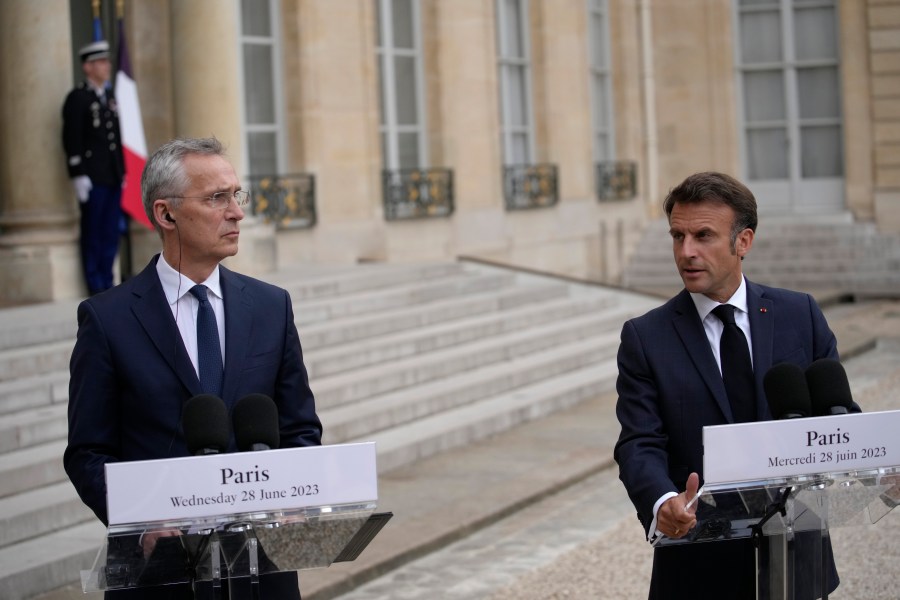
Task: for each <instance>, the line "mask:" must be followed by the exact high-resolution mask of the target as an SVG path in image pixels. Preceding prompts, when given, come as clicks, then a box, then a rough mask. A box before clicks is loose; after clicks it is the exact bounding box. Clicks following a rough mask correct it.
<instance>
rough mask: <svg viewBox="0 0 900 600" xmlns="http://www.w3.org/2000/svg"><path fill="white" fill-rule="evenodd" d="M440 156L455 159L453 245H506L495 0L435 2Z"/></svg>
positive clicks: (477, 249) (486, 249) (489, 249)
mask: <svg viewBox="0 0 900 600" xmlns="http://www.w3.org/2000/svg"><path fill="white" fill-rule="evenodd" d="M435 13H436V20H437V23H436V28H435V30H436V35H437V62H438V66H437V68H438V73H439V79H440V107H441V111H440V118H441V132H442V133H441V135H442V138H441V139H442V145H443V148H442V155H443V162H444V163H445V164H446V165H449V166H452V167H453V169H454V173H453V188H454V196H455V203H456V213H455V214H454V216H453V222H454V232H455V233H454V246H453V250H452V251H453V252H457V253H472V254H474V253H479V254H485V255H488V254H491V253H493V252H500V253H501V254H502V252H504V251H505V250H506V248H507V245H508V243H509V241H508V238H507V235H508V232H507V224H506V213H505V211H504V209H503V196H502V190H503V182H502V171H501V165H502V164H503V158H502V150H501V147H500V133H499V132H500V115H499V110H498V106H499V105H500V99H499V87H498V82H497V49H496V34H495V32H496V24H495V22H494V2H493V1H492V0H458V1H453V2H443V1H442V0H437V1H436V2H435Z"/></svg>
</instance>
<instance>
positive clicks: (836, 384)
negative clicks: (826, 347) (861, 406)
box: [806, 358, 853, 417]
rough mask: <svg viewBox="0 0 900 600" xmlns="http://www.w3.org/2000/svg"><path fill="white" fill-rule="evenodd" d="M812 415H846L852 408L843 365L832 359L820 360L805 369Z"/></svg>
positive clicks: (848, 383) (848, 384)
mask: <svg viewBox="0 0 900 600" xmlns="http://www.w3.org/2000/svg"><path fill="white" fill-rule="evenodd" d="M806 383H807V385H808V386H809V393H810V396H811V397H812V407H813V414H814V415H816V416H817V417H818V416H825V415H846V414H847V413H848V412H850V409H851V408H852V407H853V396H852V395H851V393H850V382H849V381H848V380H847V372H846V371H844V367H843V365H841V363H840V362H839V361H836V360H834V359H833V358H820V359H819V360H817V361H815V362H813V364H811V365H809V368H807V369H806Z"/></svg>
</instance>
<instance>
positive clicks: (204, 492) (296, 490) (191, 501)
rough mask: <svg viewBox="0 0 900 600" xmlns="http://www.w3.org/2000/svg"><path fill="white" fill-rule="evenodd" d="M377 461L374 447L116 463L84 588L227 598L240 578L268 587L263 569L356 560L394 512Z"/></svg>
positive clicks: (342, 446)
mask: <svg viewBox="0 0 900 600" xmlns="http://www.w3.org/2000/svg"><path fill="white" fill-rule="evenodd" d="M375 459H376V452H375V444H374V443H373V442H368V443H360V444H339V445H334V446H315V447H308V448H288V449H282V450H267V451H262V452H244V453H238V454H221V455H210V456H196V457H184V458H174V459H166V460H151V461H134V462H123V463H115V464H109V465H107V466H106V478H107V507H108V514H109V523H110V526H109V530H108V532H107V539H106V543H105V545H104V546H103V547H102V548H101V549H100V551H99V553H98V554H97V558H96V560H95V562H94V565H93V567H92V568H91V569H90V570H86V571H82V572H81V579H82V589H83V590H84V591H85V592H93V591H101V590H111V589H125V588H143V587H150V586H168V585H173V584H187V585H190V586H192V587H193V589H194V591H195V592H197V590H198V589H200V588H202V587H203V586H204V585H206V586H207V587H210V586H211V589H212V590H213V592H214V593H213V596H212V597H216V598H218V597H222V595H221V594H220V593H219V592H220V591H221V590H222V589H223V588H226V587H228V586H230V585H238V584H235V582H236V581H238V580H241V579H244V580H249V581H250V584H251V585H252V586H253V587H254V589H256V591H257V593H258V586H259V584H260V577H261V576H263V575H266V574H270V573H276V572H279V571H295V570H299V569H311V568H318V567H327V566H329V565H330V564H332V563H333V562H342V561H349V560H354V559H355V558H356V557H357V556H358V555H359V553H360V552H362V550H363V549H364V548H365V547H366V545H367V544H368V543H369V542H370V541H371V540H372V538H374V537H375V535H377V533H378V531H380V529H381V528H382V527H383V526H384V524H385V523H386V522H387V521H388V520H389V519H390V518H391V516H392V515H391V513H377V514H376V513H375V512H374V511H375V508H376V505H377V500H378V485H377V481H378V476H377V473H378V471H377V468H376V464H375ZM148 544H149V545H148ZM198 586H200V587H198ZM203 589H206V588H203ZM257 597H258V596H257Z"/></svg>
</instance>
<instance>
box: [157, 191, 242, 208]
mask: <svg viewBox="0 0 900 600" xmlns="http://www.w3.org/2000/svg"><path fill="white" fill-rule="evenodd" d="M174 198H196V199H197V200H206V202H207V204H209V206H210V208H225V207H226V206H228V204H229V203H230V202H231V199H232V198H234V203H235V204H237V205H238V206H240V207H241V208H244V207H246V206H247V205H248V204H250V192H248V191H246V190H238V191H236V192H234V193H232V192H216V193H215V194H213V195H212V196H174Z"/></svg>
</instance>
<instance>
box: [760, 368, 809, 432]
mask: <svg viewBox="0 0 900 600" xmlns="http://www.w3.org/2000/svg"><path fill="white" fill-rule="evenodd" d="M763 388H764V389H765V391H766V400H768V402H769V410H770V411H772V416H773V417H775V418H776V419H800V418H803V417H808V416H810V414H811V413H812V410H811V406H810V399H809V387H807V385H806V376H805V375H804V374H803V369H801V368H800V367H798V366H797V365H794V364H791V363H779V364H777V365H775V366H773V367H772V368H771V369H769V370H768V372H767V373H766V375H765V377H763Z"/></svg>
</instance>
